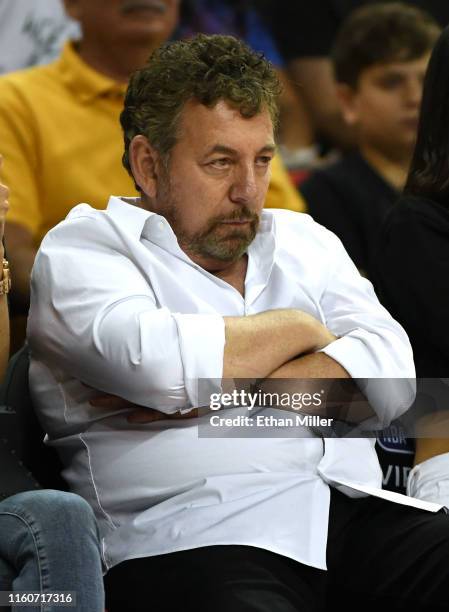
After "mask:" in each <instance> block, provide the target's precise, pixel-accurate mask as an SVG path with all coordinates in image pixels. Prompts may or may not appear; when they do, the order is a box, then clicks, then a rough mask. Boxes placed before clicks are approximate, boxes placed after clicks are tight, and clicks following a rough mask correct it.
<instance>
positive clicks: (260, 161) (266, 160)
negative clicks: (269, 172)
mask: <svg viewBox="0 0 449 612" xmlns="http://www.w3.org/2000/svg"><path fill="white" fill-rule="evenodd" d="M272 159H273V158H272V157H270V156H269V155H261V156H260V157H258V158H257V160H256V163H257V165H258V166H269V165H270V162H271V160H272Z"/></svg>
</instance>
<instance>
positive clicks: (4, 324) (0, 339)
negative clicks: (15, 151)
mask: <svg viewBox="0 0 449 612" xmlns="http://www.w3.org/2000/svg"><path fill="white" fill-rule="evenodd" d="M1 165H2V159H1V158H0V169H1ZM8 194H9V192H8V188H7V187H6V186H5V185H2V184H1V183H0V280H2V278H3V267H2V265H1V262H2V261H3V257H4V256H5V249H4V247H3V231H4V227H5V218H6V213H7V211H8V207H9V204H8ZM8 358H9V317H8V300H7V296H6V295H0V381H1V380H2V379H3V376H4V374H5V371H6V366H7V363H8Z"/></svg>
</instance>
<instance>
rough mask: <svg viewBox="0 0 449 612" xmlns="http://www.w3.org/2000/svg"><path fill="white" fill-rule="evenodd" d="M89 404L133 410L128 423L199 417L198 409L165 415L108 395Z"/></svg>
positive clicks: (108, 408) (128, 417) (97, 397)
mask: <svg viewBox="0 0 449 612" xmlns="http://www.w3.org/2000/svg"><path fill="white" fill-rule="evenodd" d="M89 404H90V405H91V406H94V407H95V408H105V409H106V410H130V409H133V411H132V412H131V413H129V414H128V415H127V417H126V420H127V421H128V423H139V424H145V423H153V421H164V420H165V421H167V420H179V419H193V418H196V417H197V416H198V409H197V408H194V409H193V410H191V411H190V412H187V413H186V414H180V413H179V412H176V413H175V414H165V413H164V412H159V410H154V409H153V408H145V407H143V406H139V405H138V404H133V403H132V402H129V401H128V400H126V399H123V398H122V397H117V396H116V395H108V394H107V393H104V394H101V395H97V396H96V397H94V398H92V399H91V400H89Z"/></svg>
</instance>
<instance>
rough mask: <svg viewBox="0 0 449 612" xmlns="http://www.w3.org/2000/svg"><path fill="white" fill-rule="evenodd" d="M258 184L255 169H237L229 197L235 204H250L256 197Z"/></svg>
mask: <svg viewBox="0 0 449 612" xmlns="http://www.w3.org/2000/svg"><path fill="white" fill-rule="evenodd" d="M256 194H257V182H256V176H255V172H254V169H253V168H249V167H245V168H236V170H235V172H234V176H233V181H232V184H231V187H230V190H229V197H230V199H231V201H232V202H234V203H235V204H248V203H249V202H251V200H253V199H254V198H255V197H256Z"/></svg>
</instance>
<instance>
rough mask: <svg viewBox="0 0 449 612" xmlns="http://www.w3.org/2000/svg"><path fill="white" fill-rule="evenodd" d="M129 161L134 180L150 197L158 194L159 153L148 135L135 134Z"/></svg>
mask: <svg viewBox="0 0 449 612" xmlns="http://www.w3.org/2000/svg"><path fill="white" fill-rule="evenodd" d="M129 163H130V166H131V172H132V175H133V177H134V181H135V182H136V184H137V185H139V187H140V189H141V190H142V193H144V194H146V195H147V196H148V197H149V198H154V197H155V196H156V194H157V182H158V165H159V163H160V156H159V153H158V152H157V151H156V149H154V147H152V146H151V144H150V143H149V141H148V138H146V136H143V135H142V134H139V135H138V136H134V138H133V139H132V140H131V143H130V145H129Z"/></svg>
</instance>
